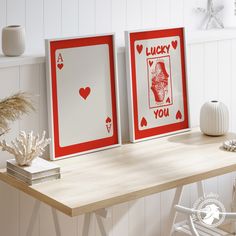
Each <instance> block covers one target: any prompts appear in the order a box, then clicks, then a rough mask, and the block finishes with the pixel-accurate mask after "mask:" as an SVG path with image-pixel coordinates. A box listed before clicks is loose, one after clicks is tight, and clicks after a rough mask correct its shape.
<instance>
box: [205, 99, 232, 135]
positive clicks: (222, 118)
mask: <svg viewBox="0 0 236 236" xmlns="http://www.w3.org/2000/svg"><path fill="white" fill-rule="evenodd" d="M200 129H201V131H202V132H203V133H204V134H206V135H210V136H220V135H224V134H226V133H227V132H228V130H229V111H228V108H227V106H226V105H225V104H224V103H222V102H219V101H210V102H206V103H205V104H204V105H203V106H202V108H201V112H200Z"/></svg>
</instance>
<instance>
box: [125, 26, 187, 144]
mask: <svg viewBox="0 0 236 236" xmlns="http://www.w3.org/2000/svg"><path fill="white" fill-rule="evenodd" d="M125 39H126V65H127V87H128V102H129V104H128V105H129V124H130V140H131V142H136V141H140V140H145V139H150V138H154V137H160V136H162V135H166V134H172V133H176V132H182V131H186V130H188V129H189V109H188V93H187V70H186V54H185V53H186V52H185V51H186V49H185V33H184V28H169V29H158V30H147V31H127V32H126V33H125Z"/></svg>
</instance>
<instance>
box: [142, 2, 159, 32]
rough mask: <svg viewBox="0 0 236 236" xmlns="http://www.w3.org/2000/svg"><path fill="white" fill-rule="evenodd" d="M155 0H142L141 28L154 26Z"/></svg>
mask: <svg viewBox="0 0 236 236" xmlns="http://www.w3.org/2000/svg"><path fill="white" fill-rule="evenodd" d="M156 19H157V1H156V0H142V28H153V27H155V26H156Z"/></svg>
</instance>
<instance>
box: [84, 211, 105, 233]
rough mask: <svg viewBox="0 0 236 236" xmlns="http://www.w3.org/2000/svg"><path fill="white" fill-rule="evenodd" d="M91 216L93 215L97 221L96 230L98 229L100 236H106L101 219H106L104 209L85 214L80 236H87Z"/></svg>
mask: <svg viewBox="0 0 236 236" xmlns="http://www.w3.org/2000/svg"><path fill="white" fill-rule="evenodd" d="M92 214H94V215H95V218H96V220H97V223H98V228H99V231H100V233H101V236H107V233H106V229H105V227H104V224H103V221H102V219H101V218H107V216H108V211H107V210H106V209H100V210H97V211H96V212H94V213H87V214H85V216H84V225H83V231H82V236H88V234H89V226H90V222H91V216H92Z"/></svg>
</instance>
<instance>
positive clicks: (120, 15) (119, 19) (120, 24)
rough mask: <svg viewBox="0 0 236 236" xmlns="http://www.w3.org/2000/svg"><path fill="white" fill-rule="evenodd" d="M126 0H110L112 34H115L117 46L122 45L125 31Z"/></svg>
mask: <svg viewBox="0 0 236 236" xmlns="http://www.w3.org/2000/svg"><path fill="white" fill-rule="evenodd" d="M127 1H128V0H119V1H117V0H112V2H111V7H112V32H115V33H116V39H117V43H118V46H121V45H122V46H123V45H124V29H126V2H127Z"/></svg>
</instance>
